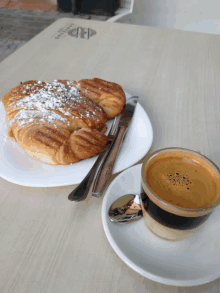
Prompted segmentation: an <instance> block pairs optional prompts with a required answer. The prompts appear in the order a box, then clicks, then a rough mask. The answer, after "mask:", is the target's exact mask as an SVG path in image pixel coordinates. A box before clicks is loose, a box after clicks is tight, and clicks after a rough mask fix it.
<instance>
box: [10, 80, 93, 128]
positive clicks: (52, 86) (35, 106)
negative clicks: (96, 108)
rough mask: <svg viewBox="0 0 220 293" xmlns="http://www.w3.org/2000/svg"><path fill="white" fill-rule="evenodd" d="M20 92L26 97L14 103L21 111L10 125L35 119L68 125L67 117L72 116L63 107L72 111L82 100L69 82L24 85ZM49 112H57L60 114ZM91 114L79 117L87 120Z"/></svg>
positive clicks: (40, 82) (89, 112)
mask: <svg viewBox="0 0 220 293" xmlns="http://www.w3.org/2000/svg"><path fill="white" fill-rule="evenodd" d="M21 92H22V93H23V94H26V95H25V96H24V97H23V98H22V99H20V100H18V101H15V102H14V103H15V106H16V108H17V109H21V110H20V111H19V112H18V113H17V114H16V115H15V116H14V118H13V119H12V120H11V121H10V124H12V123H13V122H15V121H17V122H18V123H19V125H20V126H22V125H24V124H26V123H30V122H33V121H34V119H35V118H38V120H40V121H47V122H51V123H52V122H53V121H54V120H59V121H62V122H67V123H68V118H67V116H72V114H70V113H69V111H68V110H65V106H67V107H66V108H68V109H74V108H75V107H74V104H77V103H79V102H80V101H81V100H82V99H83V98H82V97H81V96H80V94H79V90H78V89H77V88H76V87H74V86H73V82H71V81H67V82H66V85H65V84H64V83H62V82H58V81H57V80H54V81H53V82H50V83H45V82H42V81H38V82H36V83H35V84H28V85H27V84H24V85H23V87H22V88H21ZM51 110H55V111H56V110H57V112H58V111H59V112H60V113H56V112H55V111H51ZM91 114H93V115H95V112H92V113H91V111H87V112H86V113H85V114H84V115H81V116H85V117H87V118H89V117H90V115H91ZM75 118H78V117H75Z"/></svg>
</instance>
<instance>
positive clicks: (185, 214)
mask: <svg viewBox="0 0 220 293" xmlns="http://www.w3.org/2000/svg"><path fill="white" fill-rule="evenodd" d="M170 152H180V154H181V156H184V157H186V159H187V156H190V158H191V159H195V160H196V161H199V162H200V163H202V164H203V166H207V167H208V168H209V169H210V168H211V169H212V171H214V172H215V175H216V176H217V177H216V178H217V180H219V181H220V171H219V168H218V167H217V166H216V165H215V164H214V163H213V162H212V161H211V160H210V159H208V158H207V157H205V156H204V155H202V154H201V153H198V152H195V151H192V150H188V149H183V148H165V149H161V150H158V151H156V152H154V153H152V154H148V155H146V156H145V158H144V161H143V164H142V169H141V187H142V188H141V200H142V210H143V216H144V220H145V223H146V224H147V226H148V227H149V228H150V230H152V232H154V233H155V234H156V235H158V236H160V237H162V238H165V239H168V240H178V239H182V238H184V237H186V236H188V235H190V234H192V233H193V232H194V231H195V230H196V229H197V228H198V227H200V226H201V224H202V223H204V222H205V220H206V219H207V218H208V217H209V216H210V214H211V212H212V211H213V210H214V209H215V208H216V207H217V206H218V205H219V204H220V190H219V189H220V188H219V186H220V184H218V185H217V186H216V188H217V190H216V194H217V196H216V200H215V201H214V202H212V203H211V204H210V205H208V206H205V207H202V208H195V209H191V208H184V207H180V206H175V205H173V204H171V203H169V202H167V201H165V200H164V199H162V198H161V197H159V196H158V195H157V194H156V193H155V192H154V191H153V190H152V189H151V188H150V186H149V184H148V182H147V180H146V177H145V174H146V168H148V166H149V165H148V164H149V162H150V160H152V159H153V158H154V159H155V158H156V157H158V158H159V157H160V156H159V155H160V154H163V155H164V154H165V153H167V155H168V156H169V155H170ZM165 155H166V154H165Z"/></svg>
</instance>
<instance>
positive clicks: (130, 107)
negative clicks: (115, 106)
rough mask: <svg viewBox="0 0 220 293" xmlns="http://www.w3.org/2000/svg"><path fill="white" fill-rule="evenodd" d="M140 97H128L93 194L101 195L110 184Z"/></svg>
mask: <svg viewBox="0 0 220 293" xmlns="http://www.w3.org/2000/svg"><path fill="white" fill-rule="evenodd" d="M137 101H138V97H137V96H134V97H131V98H130V99H128V101H127V103H126V105H125V107H124V109H123V111H122V113H121V118H120V121H119V125H118V132H117V136H116V138H115V140H114V142H113V144H112V146H111V149H110V151H109V153H108V155H107V157H106V159H105V161H104V163H103V166H102V168H101V169H99V171H98V173H97V174H96V177H95V181H94V184H93V188H92V195H93V196H95V197H101V196H102V195H103V194H104V192H105V190H106V188H107V187H108V185H109V182H110V179H111V176H112V170H113V167H114V163H115V160H116V158H117V155H118V153H119V150H120V147H121V145H122V142H123V139H124V136H125V134H126V132H127V130H128V127H129V125H130V123H131V120H132V117H133V114H134V111H135V107H136V105H137Z"/></svg>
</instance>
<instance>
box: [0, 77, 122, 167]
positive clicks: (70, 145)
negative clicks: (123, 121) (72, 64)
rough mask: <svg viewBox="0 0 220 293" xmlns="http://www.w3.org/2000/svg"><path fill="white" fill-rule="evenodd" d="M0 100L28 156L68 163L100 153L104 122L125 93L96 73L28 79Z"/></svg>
mask: <svg viewBox="0 0 220 293" xmlns="http://www.w3.org/2000/svg"><path fill="white" fill-rule="evenodd" d="M76 86H77V88H78V89H77V88H76ZM2 102H3V104H4V107H5V111H6V115H7V118H8V120H9V121H10V126H9V130H8V134H9V136H10V137H13V138H15V139H16V141H17V142H18V143H19V144H20V145H21V146H22V147H23V148H24V149H25V150H26V152H27V153H28V154H29V155H30V156H32V157H35V158H37V159H39V160H41V161H43V162H46V163H49V164H70V163H75V162H78V161H80V160H83V159H87V158H89V157H92V156H95V155H97V154H99V153H100V152H102V150H103V148H104V146H105V144H106V143H107V137H106V136H105V135H104V134H103V132H104V131H105V130H106V124H105V122H106V121H107V119H109V118H113V117H114V116H116V115H117V114H118V113H120V112H121V110H122V109H123V106H124V103H125V95H124V92H123V89H122V88H121V86H119V85H117V84H114V83H110V82H107V81H104V80H101V79H97V78H94V79H92V80H81V81H79V82H78V83H76V82H74V81H72V82H71V81H66V80H58V81H54V82H52V83H46V82H40V81H34V80H30V81H26V82H24V83H22V84H20V85H18V86H16V87H15V88H13V89H11V90H10V91H9V92H8V93H7V94H6V95H5V96H3V97H2ZM97 102H98V103H97Z"/></svg>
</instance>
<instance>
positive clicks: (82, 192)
mask: <svg viewBox="0 0 220 293" xmlns="http://www.w3.org/2000/svg"><path fill="white" fill-rule="evenodd" d="M110 146H111V145H107V146H106V148H105V150H104V151H103V152H102V153H101V154H100V155H99V156H98V158H97V160H96V161H95V163H94V165H93V166H92V169H91V170H90V171H89V173H88V174H87V175H86V177H85V178H84V179H83V181H82V182H81V183H80V184H79V185H78V186H77V187H76V188H75V189H74V190H73V191H72V192H71V193H70V194H69V196H68V199H69V200H71V201H83V200H85V199H86V198H87V196H88V195H89V192H90V189H91V187H92V184H93V180H94V178H95V175H96V173H97V171H98V170H99V168H100V167H101V166H102V162H104V160H105V158H106V156H107V154H108V152H109V150H110Z"/></svg>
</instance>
